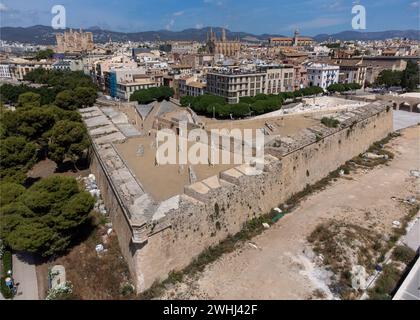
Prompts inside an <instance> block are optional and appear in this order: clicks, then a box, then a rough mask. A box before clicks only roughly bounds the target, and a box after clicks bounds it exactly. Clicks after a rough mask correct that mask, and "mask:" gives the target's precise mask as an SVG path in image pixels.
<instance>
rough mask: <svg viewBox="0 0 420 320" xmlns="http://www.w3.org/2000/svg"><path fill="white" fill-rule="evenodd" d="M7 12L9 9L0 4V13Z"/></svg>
mask: <svg viewBox="0 0 420 320" xmlns="http://www.w3.org/2000/svg"><path fill="white" fill-rule="evenodd" d="M7 10H9V8H7V7H6V5H5V4H4V3H1V2H0V12H4V11H7Z"/></svg>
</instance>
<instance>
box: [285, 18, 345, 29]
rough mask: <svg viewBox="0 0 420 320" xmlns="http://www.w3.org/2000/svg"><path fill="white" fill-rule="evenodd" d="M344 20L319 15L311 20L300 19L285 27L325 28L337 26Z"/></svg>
mask: <svg viewBox="0 0 420 320" xmlns="http://www.w3.org/2000/svg"><path fill="white" fill-rule="evenodd" d="M344 22H345V20H344V19H343V18H328V17H320V18H316V19H313V20H307V21H301V22H296V23H294V24H291V25H289V26H288V27H287V29H296V28H302V29H310V28H326V27H332V26H337V25H340V24H342V23H344Z"/></svg>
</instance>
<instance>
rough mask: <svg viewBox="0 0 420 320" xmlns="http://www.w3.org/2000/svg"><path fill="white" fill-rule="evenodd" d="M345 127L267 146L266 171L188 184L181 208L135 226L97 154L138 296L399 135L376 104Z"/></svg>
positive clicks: (238, 171)
mask: <svg viewBox="0 0 420 320" xmlns="http://www.w3.org/2000/svg"><path fill="white" fill-rule="evenodd" d="M340 122H341V125H340V126H339V127H338V128H327V127H325V126H322V125H319V126H317V127H313V128H308V129H305V130H303V131H302V132H300V133H299V134H298V135H296V136H293V137H286V138H279V139H278V141H277V143H275V144H272V145H270V146H267V147H266V150H265V154H266V155H265V166H264V170H263V171H262V172H260V171H257V170H256V169H255V168H254V167H252V166H250V165H242V166H239V167H237V168H232V169H230V170H227V171H224V172H221V173H220V174H219V175H217V176H214V177H211V178H208V179H206V180H204V181H200V182H197V183H195V184H193V185H190V186H187V187H185V190H184V194H182V195H180V196H179V197H178V198H177V201H178V205H177V206H175V207H173V208H172V209H171V208H170V209H168V210H166V212H165V214H164V215H161V216H159V217H156V216H155V217H154V218H153V219H150V220H149V221H147V222H144V223H142V224H141V225H137V226H133V223H132V221H131V220H130V213H129V212H128V211H129V210H128V209H127V208H129V206H125V204H124V201H121V197H120V196H119V195H118V190H117V189H116V188H114V187H113V186H112V184H113V182H112V179H109V177H108V173H107V172H106V171H107V168H106V166H104V164H103V163H101V160H100V159H98V157H99V158H100V156H101V155H100V153H98V152H95V151H93V152H92V166H91V168H92V172H93V173H94V174H95V175H96V176H97V181H98V186H99V187H100V189H101V191H102V194H103V197H104V201H105V204H106V206H107V207H108V211H109V212H110V217H111V220H112V222H113V228H114V230H116V232H117V235H118V240H119V243H120V246H121V251H122V254H123V256H124V258H125V259H126V261H127V263H128V265H129V269H130V272H131V274H132V276H133V279H134V281H135V283H136V287H137V291H138V292H142V291H144V290H146V289H148V288H150V287H151V285H152V284H153V283H154V282H155V281H156V280H164V279H165V278H166V277H167V276H168V274H169V273H170V272H171V271H173V270H181V269H182V268H184V267H186V266H187V265H188V264H189V263H191V262H192V261H193V260H194V258H196V257H197V256H198V255H199V254H200V253H201V252H203V251H204V250H206V249H207V248H208V247H211V246H214V245H217V244H218V243H219V242H220V241H222V240H223V239H225V238H226V237H228V236H229V235H234V234H235V233H237V232H239V231H240V230H241V229H242V227H243V225H244V223H245V222H247V221H249V220H250V219H252V218H254V217H258V216H260V215H262V214H265V213H267V212H269V211H270V210H271V209H272V208H274V207H277V206H279V205H280V204H281V203H284V202H285V201H287V200H288V199H289V198H290V197H291V196H292V195H294V194H296V193H297V192H300V191H302V190H303V189H304V188H305V187H306V186H307V185H311V184H314V183H316V182H317V181H319V180H321V179H322V178H324V177H326V176H327V175H328V174H329V173H330V172H332V171H334V170H336V169H337V168H338V167H340V166H341V165H343V164H344V163H345V162H346V161H348V160H350V159H352V158H353V157H355V156H357V155H359V154H360V153H363V152H365V151H366V150H367V149H368V148H369V146H371V145H372V144H373V143H374V142H376V141H379V140H381V139H383V138H384V137H386V136H387V135H388V134H389V133H391V132H392V130H393V127H392V126H393V125H392V108H390V107H389V106H387V105H386V104H380V103H374V104H370V105H367V106H365V107H361V108H359V109H357V110H355V111H352V112H351V113H346V116H344V117H342V119H340ZM93 148H95V146H93ZM296 214H298V213H296ZM133 234H135V235H138V234H141V239H142V240H141V241H133ZM134 238H135V237H134Z"/></svg>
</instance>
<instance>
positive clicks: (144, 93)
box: [130, 86, 174, 104]
mask: <svg viewBox="0 0 420 320" xmlns="http://www.w3.org/2000/svg"><path fill="white" fill-rule="evenodd" d="M173 95H174V90H173V89H172V88H169V87H165V86H163V87H154V88H149V89H144V90H137V91H134V92H133V94H132V95H131V96H130V101H137V102H138V103H140V104H147V103H151V102H153V101H163V100H169V98H171V97H173Z"/></svg>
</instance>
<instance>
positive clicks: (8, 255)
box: [0, 249, 13, 299]
mask: <svg viewBox="0 0 420 320" xmlns="http://www.w3.org/2000/svg"><path fill="white" fill-rule="evenodd" d="M2 260H3V275H2V277H1V279H0V291H1V294H2V295H3V297H4V298H5V299H12V298H13V291H12V290H10V289H9V287H8V286H6V278H7V277H8V274H7V271H9V270H12V268H13V264H12V252H11V251H10V250H7V249H6V250H4V252H3V257H2Z"/></svg>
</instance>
